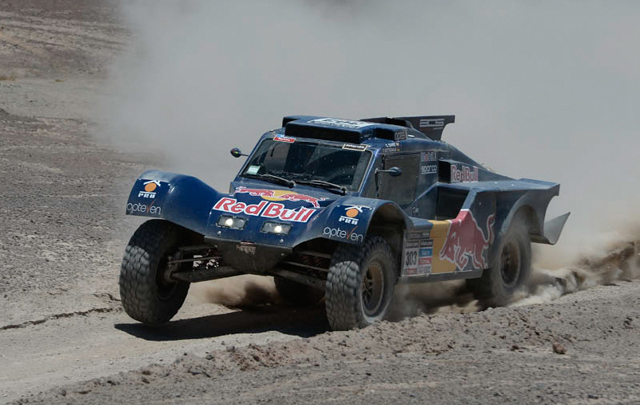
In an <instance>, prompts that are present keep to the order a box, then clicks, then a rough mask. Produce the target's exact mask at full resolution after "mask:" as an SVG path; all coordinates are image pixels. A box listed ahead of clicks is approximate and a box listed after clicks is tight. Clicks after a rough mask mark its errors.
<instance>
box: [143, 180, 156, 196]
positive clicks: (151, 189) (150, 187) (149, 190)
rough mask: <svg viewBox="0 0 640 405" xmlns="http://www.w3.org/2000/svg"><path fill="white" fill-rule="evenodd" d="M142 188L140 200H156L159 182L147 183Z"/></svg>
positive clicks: (149, 181) (150, 181)
mask: <svg viewBox="0 0 640 405" xmlns="http://www.w3.org/2000/svg"><path fill="white" fill-rule="evenodd" d="M142 186H143V187H142V190H140V192H139V193H138V198H140V197H142V198H156V190H157V189H158V188H159V187H160V182H159V181H158V180H148V181H145V182H144V183H142Z"/></svg>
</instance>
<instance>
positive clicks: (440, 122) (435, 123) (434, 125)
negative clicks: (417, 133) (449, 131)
mask: <svg viewBox="0 0 640 405" xmlns="http://www.w3.org/2000/svg"><path fill="white" fill-rule="evenodd" d="M420 128H429V129H442V128H444V118H423V119H421V120H420Z"/></svg>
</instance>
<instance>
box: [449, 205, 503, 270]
mask: <svg viewBox="0 0 640 405" xmlns="http://www.w3.org/2000/svg"><path fill="white" fill-rule="evenodd" d="M447 222H449V223H450V226H449V230H448V232H447V236H446V237H445V240H444V243H443V245H442V248H441V249H440V254H439V258H440V260H443V261H444V260H446V261H449V262H451V263H454V264H455V265H456V268H457V270H460V271H462V270H466V269H467V267H468V265H469V264H471V267H472V268H473V269H474V270H480V269H485V268H487V256H488V254H489V246H490V244H491V243H492V242H493V238H494V234H493V224H494V222H495V214H492V215H490V216H489V217H488V218H487V235H486V236H485V234H484V233H483V231H482V229H480V227H479V226H478V223H477V222H476V219H475V218H474V216H473V213H472V212H471V211H469V210H461V211H460V213H459V214H458V217H457V218H456V219H453V220H448V221H447Z"/></svg>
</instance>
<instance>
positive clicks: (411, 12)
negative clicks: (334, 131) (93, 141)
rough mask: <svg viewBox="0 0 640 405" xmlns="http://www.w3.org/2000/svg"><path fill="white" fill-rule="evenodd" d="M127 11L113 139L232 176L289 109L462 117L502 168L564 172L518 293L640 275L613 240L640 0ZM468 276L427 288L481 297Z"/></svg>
mask: <svg viewBox="0 0 640 405" xmlns="http://www.w3.org/2000/svg"><path fill="white" fill-rule="evenodd" d="M122 12H123V15H124V18H125V20H126V21H127V23H128V25H129V26H130V28H131V32H132V41H131V42H132V45H131V47H130V49H128V50H127V51H126V52H124V53H123V55H122V56H121V57H120V58H119V59H118V60H117V61H116V62H115V63H114V65H113V67H112V69H111V80H110V89H111V92H112V97H111V101H110V102H109V103H107V104H106V105H105V108H104V110H105V112H106V114H107V115H106V116H107V117H108V125H107V126H106V127H105V129H104V130H103V131H102V132H101V133H100V134H98V136H100V137H102V138H104V139H108V140H110V141H112V142H113V143H114V144H115V145H117V146H122V147H124V148H126V149H127V150H128V151H136V150H140V151H145V152H147V151H154V152H159V153H161V154H162V156H163V157H164V158H165V160H164V161H163V163H162V165H163V167H162V168H163V169H168V170H175V171H180V172H186V173H190V174H193V175H196V176H199V177H200V178H202V179H203V180H205V181H207V182H209V183H210V184H212V185H213V186H214V187H217V188H219V189H226V188H227V183H226V182H228V181H229V180H230V179H231V178H232V177H233V176H234V174H235V172H236V171H237V170H238V168H239V166H240V164H241V162H240V161H239V160H234V159H232V158H231V156H230V155H229V153H228V150H229V149H230V148H231V147H234V146H238V147H241V148H242V149H245V150H248V149H250V148H251V147H252V146H253V144H254V143H255V141H256V140H257V138H258V136H259V135H260V134H261V133H262V132H264V131H266V130H268V129H271V128H275V127H278V126H279V122H280V119H281V117H282V116H283V115H289V114H316V115H329V116H337V117H344V118H359V117H364V116H381V115H388V116H394V115H424V114H456V115H457V122H456V124H455V125H452V126H450V127H448V128H447V130H446V131H445V134H444V139H445V140H446V141H448V142H451V143H453V144H455V145H456V146H457V147H459V148H460V149H461V150H463V151H465V152H467V153H469V154H470V155H471V156H472V157H474V158H476V159H478V160H479V161H482V162H487V163H488V164H490V166H491V167H492V168H494V169H495V170H496V171H498V172H499V173H504V174H507V175H511V176H513V177H522V176H526V177H529V178H539V179H544V180H550V181H557V182H559V183H561V184H562V187H561V196H560V198H558V199H556V200H557V201H556V200H554V202H552V206H551V207H550V213H549V214H550V216H552V215H554V214H560V213H563V212H565V211H572V216H571V218H570V219H569V222H568V224H567V226H566V228H565V232H564V234H563V236H562V237H561V241H560V243H559V244H558V245H557V246H556V247H552V248H546V247H544V248H540V249H537V261H536V271H535V274H534V277H533V281H532V285H531V286H529V289H528V291H529V295H527V296H526V297H521V300H520V301H519V302H520V303H525V302H534V301H535V300H545V299H552V298H554V297H556V296H558V295H561V294H563V293H567V292H570V291H575V290H579V289H582V288H586V287H588V286H590V285H594V284H602V283H607V282H611V281H612V280H615V279H619V278H621V277H623V278H624V277H630V276H633V275H635V273H634V271H633V270H631V269H632V268H635V267H634V266H633V265H632V264H633V260H632V259H631V257H629V258H626V259H625V260H622V261H620V260H621V259H620V258H621V257H626V256H624V255H622V256H619V255H618V254H619V253H616V252H620V249H622V251H623V252H626V250H625V249H626V248H625V247H624V246H626V245H625V243H630V242H631V241H635V240H637V239H640V238H639V237H638V234H637V233H636V234H631V235H630V236H629V235H621V234H620V229H628V228H629V227H631V226H633V225H635V224H637V223H638V222H639V221H638V219H639V218H640V215H638V214H639V211H640V210H639V209H638V197H639V194H640V193H639V192H638V190H639V189H640V188H639V187H638V182H639V181H640V164H639V163H638V159H637V151H638V150H640V136H638V134H637V123H636V120H635V116H636V112H637V111H638V110H640V97H638V94H640V71H639V70H638V69H636V67H637V66H638V63H640V48H638V47H637V46H635V42H636V38H638V37H640V3H636V2H622V1H621V2H601V1H593V2H575V1H563V2H558V1H551V0H543V1H538V2H531V1H526V0H520V1H513V0H490V1H485V2H476V1H471V0H457V1H448V0H447V1H444V0H442V1H430V2H423V1H419V0H401V1H395V2H387V1H382V0H373V1H356V0H353V1H348V0H343V1H335V0H334V1H329V0H326V1H297V2H296V1H285V0H272V1H268V2H265V1H258V0H248V1H243V2H230V1H210V0H198V1H196V0H186V1H181V2H174V1H158V0H154V1H134V2H128V3H127V4H126V5H124V6H123V8H122ZM136 148H138V149H136ZM132 181H133V179H132ZM616 243H617V244H618V245H616ZM612 244H613V245H615V246H616V247H614V248H611V249H610V248H609V247H610V246H612ZM619 244H622V245H619ZM620 246H622V248H621V247H620ZM634 249H635V245H634ZM620 254H621V253H620ZM625 254H626V253H625ZM611 255H613V256H611ZM616 255H618V256H616ZM584 257H588V258H590V259H588V260H586V259H581V258H584ZM598 257H600V258H601V259H603V258H604V259H603V260H604V261H605V262H607V263H608V264H607V265H604V264H602V263H601V262H599V261H598V259H597V258H598ZM607 258H609V259H607ZM619 259H620V260H619ZM598 263H600V264H598ZM626 263H628V265H627V264H626ZM625 266H627V267H625ZM543 269H546V270H543ZM227 288H231V287H230V286H229V287H225V290H226V289H227ZM265 288H266V290H265V291H262V290H261V291H262V292H261V294H262V293H267V296H268V297H272V295H269V293H268V286H266V287H265ZM461 288H462V287H460V284H459V283H457V284H456V283H453V284H437V285H433V286H428V288H427V289H426V290H423V291H422V293H421V294H418V295H419V296H420V295H422V296H424V295H427V296H429V297H430V299H431V300H432V301H427V302H433V301H434V300H435V302H436V304H435V305H436V306H437V307H438V308H441V310H445V308H452V306H451V305H447V304H446V297H452V296H453V297H457V298H455V299H454V301H455V302H454V303H453V307H455V308H466V309H464V310H474V308H475V307H474V305H476V304H474V303H473V301H468V300H467V301H465V298H464V297H462V298H460V297H459V295H460V294H455V293H456V292H458V291H460V290H461ZM217 291H218V292H220V291H221V290H217ZM213 295H214V296H215V297H218V298H219V297H221V295H220V294H213ZM240 295H242V294H240ZM250 295H251V294H248V295H245V296H250ZM462 295H463V296H464V294H462ZM234 296H236V297H237V296H239V295H237V294H236V295H234ZM218 298H216V299H218ZM216 299H214V301H215V300H216ZM228 299H229V297H228V296H227V297H226V298H224V297H223V298H219V299H218V301H219V302H225V300H228ZM269 299H271V298H269ZM470 306H471V307H470Z"/></svg>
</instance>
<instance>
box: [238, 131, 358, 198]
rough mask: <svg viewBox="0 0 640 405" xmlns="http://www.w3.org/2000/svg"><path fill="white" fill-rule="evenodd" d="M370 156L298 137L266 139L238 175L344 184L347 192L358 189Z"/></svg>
mask: <svg viewBox="0 0 640 405" xmlns="http://www.w3.org/2000/svg"><path fill="white" fill-rule="evenodd" d="M285 139H287V140H293V139H294V138H285ZM354 146H355V145H354ZM370 159H371V152H369V151H363V150H353V149H345V148H343V147H341V146H333V145H326V144H318V143H313V142H305V141H299V140H297V139H296V140H295V142H291V143H289V142H283V141H275V140H273V139H265V140H264V141H263V142H262V144H261V145H260V147H259V148H258V150H257V151H256V152H255V153H254V154H253V156H251V158H250V160H249V162H248V164H247V165H246V166H245V169H244V171H243V172H242V174H241V176H243V177H253V176H260V175H265V174H266V175H273V176H279V177H284V178H286V179H288V180H293V181H300V182H302V183H304V182H305V181H314V180H320V181H325V182H330V183H334V184H336V185H339V186H343V187H346V188H347V190H349V191H358V189H359V188H360V184H361V183H362V178H363V177H364V174H365V171H366V170H367V166H368V165H369V160H370Z"/></svg>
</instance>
